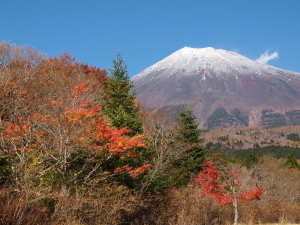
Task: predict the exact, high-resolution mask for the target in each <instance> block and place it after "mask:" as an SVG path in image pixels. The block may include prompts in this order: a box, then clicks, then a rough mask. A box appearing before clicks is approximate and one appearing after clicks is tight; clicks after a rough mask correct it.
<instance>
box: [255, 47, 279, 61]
mask: <svg viewBox="0 0 300 225" xmlns="http://www.w3.org/2000/svg"><path fill="white" fill-rule="evenodd" d="M278 57H279V55H278V52H273V53H272V54H269V50H267V51H265V52H264V53H263V54H261V55H260V57H259V58H258V59H256V62H260V63H264V64H268V62H269V61H270V60H272V59H276V58H278Z"/></svg>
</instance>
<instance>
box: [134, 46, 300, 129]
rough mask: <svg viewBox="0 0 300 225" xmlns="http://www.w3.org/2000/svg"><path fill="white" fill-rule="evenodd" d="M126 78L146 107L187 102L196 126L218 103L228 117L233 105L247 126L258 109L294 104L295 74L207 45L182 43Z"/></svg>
mask: <svg viewBox="0 0 300 225" xmlns="http://www.w3.org/2000/svg"><path fill="white" fill-rule="evenodd" d="M132 80H133V82H134V85H135V88H136V90H137V96H138V97H139V98H140V99H141V100H142V101H143V102H144V104H145V105H146V107H148V108H150V109H152V110H154V111H155V110H157V109H158V108H164V107H166V106H175V105H177V106H178V105H183V104H189V105H191V106H192V108H193V110H194V112H195V114H196V115H198V117H199V118H200V119H201V121H202V125H204V124H205V121H206V120H207V119H209V117H210V116H211V115H212V114H213V113H214V112H215V111H216V110H218V109H220V108H223V109H224V110H225V112H228V113H229V117H230V115H231V114H232V113H231V112H232V110H235V109H238V110H239V111H240V112H241V113H243V115H244V114H245V115H246V117H247V121H246V122H245V121H244V122H245V123H244V125H251V126H255V125H260V123H261V120H260V117H261V112H262V110H264V109H272V110H275V111H278V112H281V113H283V112H286V111H289V110H292V109H298V108H299V109H300V74H298V73H293V72H289V71H285V70H282V69H279V68H276V67H273V66H268V65H265V64H262V63H259V62H256V61H253V60H250V59H248V58H246V57H244V56H241V55H239V54H237V53H234V52H230V51H226V50H221V49H214V48H210V47H209V48H202V49H194V48H189V47H184V48H182V49H180V50H178V51H176V52H175V53H173V54H171V55H170V56H168V57H166V58H165V59H163V60H162V61H160V62H158V63H156V64H154V65H153V66H150V67H149V68H147V69H145V70H144V71H143V72H141V73H140V74H138V75H136V76H134V77H133V78H132ZM222 112H223V111H222ZM223 114H224V113H223ZM225 114H226V113H225ZM244 117H245V116H244ZM233 120H234V119H233ZM233 124H236V123H235V122H233ZM242 125H243V124H242ZM226 126H227V125H226Z"/></svg>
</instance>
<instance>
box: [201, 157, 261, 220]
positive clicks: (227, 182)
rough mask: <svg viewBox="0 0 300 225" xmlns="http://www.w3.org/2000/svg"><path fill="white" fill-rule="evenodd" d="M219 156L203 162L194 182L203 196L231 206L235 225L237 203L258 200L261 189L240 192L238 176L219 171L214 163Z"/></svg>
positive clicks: (229, 172)
mask: <svg viewBox="0 0 300 225" xmlns="http://www.w3.org/2000/svg"><path fill="white" fill-rule="evenodd" d="M219 156H221V153H217V154H214V155H212V156H211V158H210V160H207V161H204V162H203V163H204V166H203V170H202V171H200V172H199V175H198V177H197V178H196V179H195V182H196V183H199V184H201V185H202V195H203V196H211V198H212V199H214V200H216V201H217V202H218V203H219V204H220V205H221V206H223V205H227V204H229V203H232V204H233V207H234V215H235V217H234V224H235V225H236V224H237V221H238V203H241V204H243V203H249V202H251V201H253V200H260V196H261V195H262V193H263V188H257V189H253V190H250V191H242V190H240V186H241V184H240V181H239V180H238V177H239V174H238V173H236V172H233V171H230V170H227V169H223V170H221V169H220V168H219V167H218V166H217V165H216V163H215V161H216V159H217V158H218V157H219Z"/></svg>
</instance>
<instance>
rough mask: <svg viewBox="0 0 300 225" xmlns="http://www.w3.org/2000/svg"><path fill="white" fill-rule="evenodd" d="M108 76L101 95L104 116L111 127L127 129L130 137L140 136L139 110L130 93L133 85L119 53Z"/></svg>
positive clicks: (141, 130)
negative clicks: (108, 120)
mask: <svg viewBox="0 0 300 225" xmlns="http://www.w3.org/2000/svg"><path fill="white" fill-rule="evenodd" d="M110 74H111V75H110V77H108V79H107V82H106V85H105V88H104V90H103V93H102V106H103V111H104V113H105V115H106V116H107V117H108V118H109V119H110V122H111V124H112V126H114V127H116V128H119V129H120V128H122V127H127V128H129V129H130V130H131V133H130V135H135V134H141V133H142V132H143V129H142V121H141V118H139V116H138V111H139V110H140V108H139V106H137V104H136V103H135V91H133V92H132V93H130V91H131V89H132V88H133V84H132V81H130V79H129V75H128V71H127V65H126V64H125V62H124V60H123V58H122V56H121V54H120V52H118V54H117V58H116V59H115V60H113V68H112V69H110Z"/></svg>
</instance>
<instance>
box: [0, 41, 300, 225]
mask: <svg viewBox="0 0 300 225" xmlns="http://www.w3.org/2000/svg"><path fill="white" fill-rule="evenodd" d="M132 90H134V86H133V84H132V82H131V81H130V77H129V74H128V71H127V66H126V62H125V61H124V59H123V57H122V55H121V54H120V53H117V55H116V58H115V59H114V60H113V61H112V66H111V68H110V69H109V70H108V71H107V70H105V69H100V68H97V67H94V66H89V65H87V64H85V63H81V62H77V61H76V59H75V58H74V57H72V56H70V55H69V54H67V53H63V54H61V55H60V56H59V57H46V56H45V55H44V54H42V53H40V52H38V51H37V50H35V49H32V48H30V47H20V46H16V45H14V44H12V43H9V42H2V43H1V44H0V224H232V223H233V222H234V223H235V224H237V222H241V223H244V224H253V223H287V222H289V223H300V217H299V211H300V166H299V164H298V161H297V158H298V159H299V157H300V156H299V148H298V147H297V146H296V147H293V148H289V147H286V148H285V147H282V148H285V149H280V148H279V147H278V146H272V144H270V145H269V146H268V147H266V148H259V146H253V149H251V150H240V151H237V149H233V148H230V149H229V150H228V151H226V150H222V153H220V151H219V150H220V148H221V144H220V145H219V146H218V145H217V143H221V142H222V141H223V142H226V141H227V140H228V136H221V137H220V139H219V140H215V141H216V142H211V144H210V145H209V144H208V143H207V144H204V143H205V142H204V141H205V140H204V139H203V136H202V135H203V131H202V130H201V129H199V127H198V124H197V120H196V117H195V116H194V115H193V112H192V111H191V110H190V109H189V106H186V107H185V108H183V109H181V111H180V112H179V113H178V114H177V116H176V117H174V116H172V117H169V116H168V115H166V114H159V113H156V114H154V113H152V112H150V111H148V110H147V109H146V108H145V107H143V103H142V102H139V101H138V100H137V99H136V97H135V92H134V91H132ZM237 135H240V134H237ZM287 135H289V136H287V137H288V138H289V140H291V141H294V142H297V141H299V135H298V133H291V134H287ZM237 143H238V142H237ZM258 149H259V150H258ZM282 151H288V153H287V154H281V152H282ZM266 153H268V154H266ZM269 153H271V154H269ZM272 153H274V154H273V155H272Z"/></svg>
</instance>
